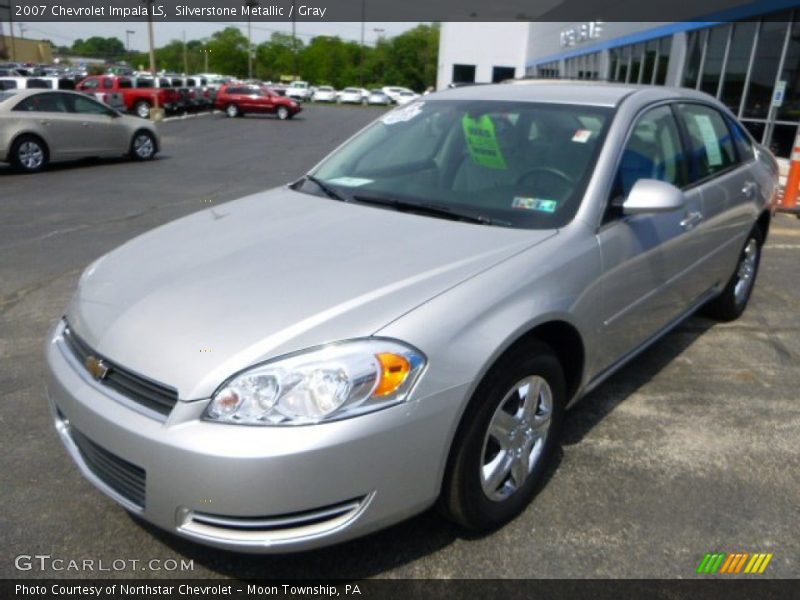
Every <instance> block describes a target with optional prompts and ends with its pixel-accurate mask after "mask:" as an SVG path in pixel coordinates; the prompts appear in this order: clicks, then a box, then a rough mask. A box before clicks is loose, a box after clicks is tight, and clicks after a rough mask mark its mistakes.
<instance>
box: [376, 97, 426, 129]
mask: <svg viewBox="0 0 800 600" xmlns="http://www.w3.org/2000/svg"><path fill="white" fill-rule="evenodd" d="M423 106H425V103H424V102H412V103H411V104H406V105H405V106H403V107H401V108H395V109H394V110H392V111H390V112H388V113H386V114H385V115H384V116H383V117H382V118H381V121H382V122H383V123H385V124H386V125H391V124H392V123H402V122H403V121H410V120H411V119H413V118H414V117H416V116H417V115H418V114H419V113H421V112H422V107H423Z"/></svg>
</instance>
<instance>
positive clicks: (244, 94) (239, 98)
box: [215, 83, 303, 121]
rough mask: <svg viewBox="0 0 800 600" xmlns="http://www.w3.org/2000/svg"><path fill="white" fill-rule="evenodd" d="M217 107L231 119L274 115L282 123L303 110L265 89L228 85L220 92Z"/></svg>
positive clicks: (292, 102) (293, 102) (298, 105)
mask: <svg viewBox="0 0 800 600" xmlns="http://www.w3.org/2000/svg"><path fill="white" fill-rule="evenodd" d="M215 106H216V108H217V109H219V110H224V111H225V114H227V115H228V116H229V117H243V116H244V115H245V114H247V113H262V114H264V113H267V114H274V115H275V116H276V117H278V118H279V119H280V120H281V121H284V120H286V119H291V118H292V117H293V116H295V115H296V114H297V113H299V112H300V111H301V110H303V108H302V107H301V106H300V104H299V103H298V102H296V101H294V100H292V99H291V98H287V97H285V96H280V95H278V94H276V93H275V92H273V91H271V90H270V89H268V88H265V87H257V86H248V85H239V84H235V83H226V84H225V85H223V86H222V87H221V88H220V90H219V92H217V98H216V101H215Z"/></svg>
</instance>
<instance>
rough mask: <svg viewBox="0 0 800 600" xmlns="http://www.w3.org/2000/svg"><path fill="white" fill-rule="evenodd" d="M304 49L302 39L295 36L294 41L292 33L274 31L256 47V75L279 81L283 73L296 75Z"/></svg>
mask: <svg viewBox="0 0 800 600" xmlns="http://www.w3.org/2000/svg"><path fill="white" fill-rule="evenodd" d="M302 50H303V42H302V40H299V39H296V38H295V40H294V43H293V40H292V36H291V35H290V34H288V33H281V32H277V31H276V32H274V33H273V34H272V36H270V39H269V41H268V42H264V43H262V44H259V45H258V47H257V48H256V71H255V73H256V76H257V77H259V78H261V79H265V80H270V81H279V80H280V78H281V76H282V75H296V74H297V73H296V71H297V70H298V67H299V56H300V53H301V52H302ZM296 65H298V67H296Z"/></svg>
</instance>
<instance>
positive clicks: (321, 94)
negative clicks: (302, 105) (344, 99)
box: [312, 85, 336, 102]
mask: <svg viewBox="0 0 800 600" xmlns="http://www.w3.org/2000/svg"><path fill="white" fill-rule="evenodd" d="M312 100H314V102H336V90H335V89H333V88H332V87H331V86H329V85H321V86H319V87H318V88H317V89H316V90H315V91H314V96H313V97H312Z"/></svg>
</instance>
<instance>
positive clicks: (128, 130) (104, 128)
mask: <svg viewBox="0 0 800 600" xmlns="http://www.w3.org/2000/svg"><path fill="white" fill-rule="evenodd" d="M159 147H160V142H159V137H158V132H157V130H156V129H155V127H154V126H153V125H152V124H151V123H149V122H147V121H142V120H141V119H137V118H134V117H127V116H124V115H122V114H120V113H119V112H117V111H116V110H114V109H112V108H110V107H108V106H106V105H105V104H102V103H100V102H98V101H97V100H95V99H94V98H91V97H89V96H87V95H86V94H81V93H77V92H68V91H50V90H25V91H19V92H17V93H16V94H14V95H8V96H6V95H5V94H4V95H3V96H2V98H0V158H2V160H4V161H5V162H9V163H11V164H12V165H13V166H14V167H15V168H17V169H19V170H21V171H26V172H29V173H32V172H35V171H39V170H41V169H42V168H44V167H45V166H46V165H47V163H49V162H55V161H59V160H70V159H76V158H84V157H90V156H98V157H103V156H123V155H126V154H127V155H128V156H130V157H131V158H133V159H135V160H150V159H152V158H153V157H154V156H155V155H156V153H157V152H158V150H159Z"/></svg>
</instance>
